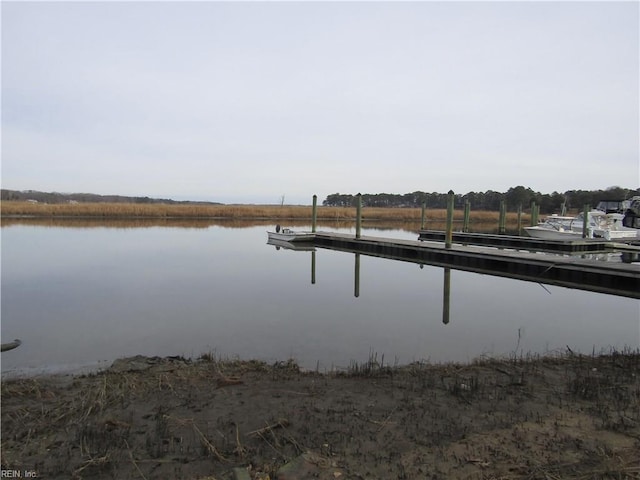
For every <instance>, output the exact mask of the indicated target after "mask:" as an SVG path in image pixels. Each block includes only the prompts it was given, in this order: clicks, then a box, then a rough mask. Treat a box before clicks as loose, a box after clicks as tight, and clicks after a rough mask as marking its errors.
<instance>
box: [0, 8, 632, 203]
mask: <svg viewBox="0 0 640 480" xmlns="http://www.w3.org/2000/svg"><path fill="white" fill-rule="evenodd" d="M1 9H2V10H1V14H2V187H3V188H9V189H20V190H21V189H35V190H45V191H60V192H91V193H101V194H123V195H143V196H152V197H170V198H176V199H206V200H214V201H222V202H244V203H253V202H255V203H279V201H280V199H281V197H282V196H283V195H284V196H285V202H286V203H310V202H311V197H312V195H313V194H314V193H315V194H317V195H318V197H319V199H320V200H323V199H324V198H325V197H326V196H327V195H329V194H331V193H336V192H339V193H353V194H355V193H357V192H362V193H381V192H387V193H407V192H412V191H416V190H422V191H427V192H446V191H448V190H449V189H453V190H454V191H456V192H457V193H467V192H469V191H476V192H478V191H486V190H497V191H506V190H507V189H508V188H510V187H514V186H517V185H524V186H526V187H531V188H532V189H534V190H536V191H540V192H542V193H551V192H553V191H559V192H564V191H566V190H571V189H589V190H591V189H600V188H607V187H611V186H615V185H619V186H622V187H627V188H637V187H638V186H639V185H640V178H639V177H640V173H639V168H640V166H639V157H640V154H639V144H640V140H639V130H640V125H639V109H640V103H639V94H638V92H639V58H640V53H639V47H638V46H639V43H640V33H639V16H640V15H639V3H638V2H624V3H623V2H584V3H583V2H580V3H578V2H528V3H521V2H492V3H484V2H482V3H481V2H477V3H476V2H402V3H400V2H351V3H344V2H314V3H307V2H281V3H280V2H278V3H273V2H257V3H254V2H250V3H249V2H240V3H235V2H226V3H221V2H193V3H191V2H190V3H185V2H137V3H136V2H120V3H110V2H101V3H96V2H70V3H61V2H38V3H23V2H7V1H3V2H2V4H1Z"/></svg>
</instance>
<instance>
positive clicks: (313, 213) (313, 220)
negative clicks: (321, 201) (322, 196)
mask: <svg viewBox="0 0 640 480" xmlns="http://www.w3.org/2000/svg"><path fill="white" fill-rule="evenodd" d="M317 220H318V195H314V196H313V209H312V210H311V231H312V232H313V233H316V222H317Z"/></svg>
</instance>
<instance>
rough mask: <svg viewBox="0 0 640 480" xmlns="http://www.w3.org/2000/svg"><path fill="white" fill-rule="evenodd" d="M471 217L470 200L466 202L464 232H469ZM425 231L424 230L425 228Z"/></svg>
mask: <svg viewBox="0 0 640 480" xmlns="http://www.w3.org/2000/svg"><path fill="white" fill-rule="evenodd" d="M470 216H471V202H470V201H469V200H465V201H464V222H463V224H462V231H463V232H468V231H469V217H470ZM423 230H424V228H423Z"/></svg>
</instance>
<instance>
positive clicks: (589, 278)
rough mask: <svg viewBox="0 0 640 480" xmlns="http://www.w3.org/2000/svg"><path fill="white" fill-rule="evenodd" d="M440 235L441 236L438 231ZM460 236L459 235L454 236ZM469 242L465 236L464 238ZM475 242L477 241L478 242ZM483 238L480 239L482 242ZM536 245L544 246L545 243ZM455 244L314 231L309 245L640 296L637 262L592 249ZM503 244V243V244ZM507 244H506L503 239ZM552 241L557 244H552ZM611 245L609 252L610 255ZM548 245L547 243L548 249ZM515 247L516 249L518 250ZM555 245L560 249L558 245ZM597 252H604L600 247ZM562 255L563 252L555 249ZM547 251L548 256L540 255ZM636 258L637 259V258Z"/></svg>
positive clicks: (635, 249) (633, 251) (636, 249)
mask: <svg viewBox="0 0 640 480" xmlns="http://www.w3.org/2000/svg"><path fill="white" fill-rule="evenodd" d="M441 233H442V232H441ZM473 235H482V236H484V237H487V238H486V239H485V240H486V241H487V242H488V241H489V240H491V241H494V242H495V241H497V240H496V239H495V238H493V239H491V238H490V237H508V236H503V235H483V234H473ZM458 238H459V237H458ZM518 238H523V237H518ZM467 240H469V238H467ZM476 240H477V239H476ZM485 240H482V241H485ZM531 240H538V242H534V243H536V244H538V243H539V242H540V241H542V242H544V243H548V242H546V241H544V240H539V239H531ZM453 241H454V243H453V244H452V245H451V248H446V246H445V244H444V243H443V242H439V241H419V240H402V239H392V238H382V237H370V236H361V237H360V238H355V236H354V235H350V234H341V233H333V232H316V236H315V239H314V240H313V244H314V245H315V246H316V247H319V248H325V249H330V250H337V251H343V252H352V253H360V254H364V255H370V256H375V257H382V258H389V259H392V260H399V261H405V262H412V263H417V264H423V265H434V266H439V267H445V268H453V269H457V270H466V271H471V272H476V273H481V274H488V275H497V276H502V277H509V278H514V279H518V280H525V281H530V282H536V283H544V284H550V285H558V286H562V287H567V288H576V289H580V290H588V291H593V292H599V293H606V294H610V295H618V296H623V297H630V298H640V263H623V262H608V261H602V260H595V259H593V258H588V257H589V256H592V255H594V254H592V253H590V252H593V251H600V252H602V251H606V250H583V251H582V252H581V253H583V254H582V255H566V254H558V253H555V254H554V253H548V252H549V250H550V249H548V248H543V247H545V245H540V244H538V245H537V247H538V248H535V249H534V248H533V246H532V244H531V245H529V248H530V249H531V250H537V251H521V249H524V247H523V244H519V245H516V244H515V243H513V242H514V241H513V239H511V240H510V241H511V242H512V243H511V245H509V246H507V243H504V244H502V245H498V246H496V245H492V246H490V245H491V244H490V243H488V244H483V245H478V244H477V243H476V244H475V245H472V244H470V242H466V243H467V244H459V243H456V242H457V240H456V236H455V235H454V240H453ZM501 241H502V240H501ZM505 242H509V240H507V239H505ZM554 243H555V242H554ZM578 243H579V244H580V243H586V244H585V245H582V247H580V245H579V244H577V245H576V247H577V248H578V247H579V248H583V247H584V248H592V245H596V244H597V243H603V242H578ZM611 245H612V244H609V247H608V248H609V250H608V251H611ZM547 246H548V245H547ZM516 247H519V249H516ZM556 247H558V246H556ZM620 247H621V248H625V250H626V251H627V253H629V252H631V254H635V255H636V256H637V255H638V254H639V253H640V247H637V246H635V247H634V246H629V245H625V246H622V245H620ZM551 248H555V247H551ZM599 248H603V247H602V245H600V246H599ZM556 251H559V252H561V253H566V251H561V250H556ZM542 252H546V253H542ZM636 258H637V257H636Z"/></svg>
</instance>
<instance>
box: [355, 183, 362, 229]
mask: <svg viewBox="0 0 640 480" xmlns="http://www.w3.org/2000/svg"><path fill="white" fill-rule="evenodd" d="M356 202H357V203H356V238H360V230H361V229H362V194H361V193H358V194H357V195H356Z"/></svg>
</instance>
